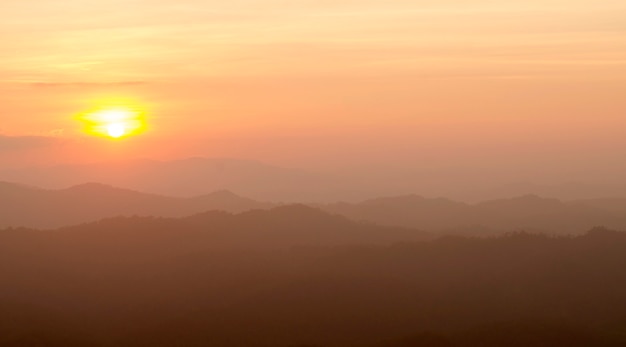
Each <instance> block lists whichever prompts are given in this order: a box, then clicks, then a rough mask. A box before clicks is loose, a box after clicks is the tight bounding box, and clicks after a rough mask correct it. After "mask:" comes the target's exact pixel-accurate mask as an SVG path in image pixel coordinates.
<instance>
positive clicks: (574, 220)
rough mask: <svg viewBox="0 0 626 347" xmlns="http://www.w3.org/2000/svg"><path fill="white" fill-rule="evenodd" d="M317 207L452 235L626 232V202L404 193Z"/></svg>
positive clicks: (375, 221) (618, 200)
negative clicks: (473, 199)
mask: <svg viewBox="0 0 626 347" xmlns="http://www.w3.org/2000/svg"><path fill="white" fill-rule="evenodd" d="M319 206H320V207H321V208H323V209H325V210H326V211H330V212H332V213H337V214H341V215H344V216H347V217H349V218H351V219H354V220H364V221H369V222H373V223H377V224H382V225H393V226H402V227H410V228H419V229H422V230H429V231H439V232H452V233H454V232H457V231H461V232H462V231H463V230H469V229H471V228H479V229H481V228H482V229H481V230H482V231H484V228H487V229H490V230H491V231H493V232H502V231H515V230H527V231H538V232H548V233H581V232H584V231H586V230H588V229H591V228H593V227H596V226H607V227H611V228H616V229H626V214H624V213H620V212H623V211H626V208H625V207H626V199H613V200H602V199H600V200H581V201H572V202H563V201H560V200H558V199H549V198H542V197H539V196H536V195H525V196H520V197H516V198H511V199H498V200H490V201H485V202H481V203H477V204H467V203H461V202H456V201H452V200H448V199H443V198H435V199H429V198H424V197H421V196H418V195H406V196H399V197H388V198H378V199H373V200H367V201H364V202H362V203H356V204H348V203H337V204H326V205H319Z"/></svg>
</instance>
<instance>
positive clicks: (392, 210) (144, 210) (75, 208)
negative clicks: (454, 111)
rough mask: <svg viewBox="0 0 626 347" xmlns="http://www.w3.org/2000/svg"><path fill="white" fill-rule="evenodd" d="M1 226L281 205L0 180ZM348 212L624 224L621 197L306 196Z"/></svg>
mask: <svg viewBox="0 0 626 347" xmlns="http://www.w3.org/2000/svg"><path fill="white" fill-rule="evenodd" d="M0 197H1V199H2V200H1V202H0V228H6V227H30V228H44V229H50V228H59V227H63V226H70V225H75V224H81V223H88V222H93V221H97V220H100V219H103V218H111V217H117V216H153V217H169V218H181V217H187V216H191V215H194V214H199V213H203V212H207V211H224V212H230V213H241V212H246V211H251V210H264V209H270V208H273V207H277V206H281V205H285V204H276V203H270V202H263V201H257V200H253V199H249V198H245V197H242V196H239V195H236V194H234V193H232V192H229V191H217V192H213V193H210V194H206V195H201V196H197V197H192V198H180V197H168V196H162V195H155V194H148V193H141V192H138V191H134V190H128V189H121V188H116V187H112V186H108V185H104V184H98V183H88V184H82V185H78V186H73V187H70V188H66V189H60V190H48V189H41V188H34V187H29V186H24V185H18V184H13V183H0ZM309 206H312V207H315V208H317V209H320V210H323V211H325V212H327V213H330V214H334V215H341V216H344V217H347V218H349V219H351V220H355V221H362V222H367V223H373V224H378V225H385V226H395V227H402V228H411V229H419V230H425V231H430V232H437V233H440V234H441V233H445V234H458V233H464V234H468V233H469V234H473V235H476V234H480V235H486V234H493V233H500V232H508V231H517V230H526V231H538V232H547V233H566V234H569V233H580V232H583V231H586V230H588V229H590V228H593V227H595V226H606V227H610V228H615V229H626V199H618V198H613V199H608V198H607V199H590V200H576V201H569V202H564V201H560V200H557V199H548V198H542V197H538V196H535V195H526V196H521V197H517V198H512V199H498V200H490V201H485V202H481V203H477V204H468V203H463V202H458V201H453V200H449V199H443V198H434V199H432V198H425V197H421V196H418V195H405V196H396V197H386V198H377V199H371V200H366V201H363V202H359V203H345V202H343V203H333V204H309Z"/></svg>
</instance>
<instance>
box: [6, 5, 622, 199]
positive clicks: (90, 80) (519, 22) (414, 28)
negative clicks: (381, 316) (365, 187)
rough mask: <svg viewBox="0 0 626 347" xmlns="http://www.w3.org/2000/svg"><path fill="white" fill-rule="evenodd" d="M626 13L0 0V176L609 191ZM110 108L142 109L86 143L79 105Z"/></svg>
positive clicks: (453, 190)
mask: <svg viewBox="0 0 626 347" xmlns="http://www.w3.org/2000/svg"><path fill="white" fill-rule="evenodd" d="M625 16H626V4H624V2H623V1H616V0H615V1H609V0H605V1H588V0H580V1H560V0H558V1H557V0H550V1H499V2H495V1H475V0H471V1H454V0H446V1H437V2H432V1H421V0H419V1H394V2H392V3H389V2H388V1H379V0H368V1H358V2H355V1H345V0H341V1H297V2H293V1H292V2H288V1H275V0H269V1H253V0H241V1H228V2H224V1H193V0H186V1H176V2H171V1H138V0H137V1H115V0H109V1H94V0H80V1H78V0H68V1H63V2H62V3H59V2H58V1H50V0H37V1H34V0H19V1H18V0H6V1H3V3H2V5H1V10H0V22H1V23H2V26H1V27H0V35H1V36H2V42H3V50H2V54H0V66H1V67H0V119H1V120H2V123H1V125H0V134H2V136H1V137H0V168H3V169H7V168H17V167H25V166H42V165H44V166H45V165H56V164H60V163H65V164H75V163H85V162H101V161H119V160H131V159H133V160H134V159H155V160H172V159H181V158H187V157H192V156H201V157H229V158H240V159H252V160H258V161H262V162H267V163H270V164H273V165H277V166H282V167H291V168H301V169H305V170H311V171H316V172H324V173H329V174H338V175H344V176H358V177H367V180H369V181H371V182H377V184H379V185H385V184H387V185H389V184H388V183H389V181H394V182H397V183H396V185H399V187H398V186H396V187H386V188H381V189H379V191H377V192H379V193H394V192H399V191H411V192H415V193H426V194H429V195H434V196H439V195H441V196H444V195H445V196H455V197H459V198H470V196H469V195H468V194H465V190H467V189H466V188H467V187H469V186H471V187H480V189H483V190H489V189H491V190H493V189H496V188H497V187H499V186H502V185H507V184H512V183H520V182H526V183H528V184H540V185H541V184H543V185H559V184H566V183H571V182H577V183H581V184H588V185H600V184H604V185H617V184H620V179H621V177H623V175H624V174H626V166H625V165H624V163H623V161H622V160H621V158H622V157H623V156H624V153H625V151H626V140H625V137H624V136H623V134H624V130H623V129H624V127H625V126H626V117H624V113H625V111H626V98H624V97H623V96H624V85H625V83H626V26H625V25H624V23H625V21H624V20H623V19H624V18H625ZM108 104H128V105H131V106H133V107H134V106H139V107H141V108H142V109H144V110H145V111H146V114H147V118H148V122H149V128H148V129H147V131H146V133H145V134H143V135H142V136H137V137H135V138H132V139H128V140H127V141H122V142H120V141H118V142H113V141H108V140H102V139H95V138H93V137H90V136H88V135H86V134H84V133H83V132H82V128H81V124H80V122H77V121H76V120H75V117H76V115H77V114H79V113H81V112H85V111H87V110H91V109H94V108H97V107H103V106H107V105H108ZM417 180H419V181H420V183H419V184H418V183H416V181H417ZM74 183H77V184H78V183H83V182H74ZM226 188H228V187H226ZM574 195H575V194H574ZM481 197H482V195H481ZM476 198H478V196H476Z"/></svg>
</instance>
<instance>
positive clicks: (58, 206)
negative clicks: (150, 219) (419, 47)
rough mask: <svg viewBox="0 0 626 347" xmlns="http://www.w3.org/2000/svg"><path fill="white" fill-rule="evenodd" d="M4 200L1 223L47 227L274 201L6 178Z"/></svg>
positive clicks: (1, 188) (1, 187)
mask: <svg viewBox="0 0 626 347" xmlns="http://www.w3.org/2000/svg"><path fill="white" fill-rule="evenodd" d="M0 199H1V200H0V227H32V228H45V229H48V228H57V227H62V226H68V225H73V224H80V223H87V222H93V221H96V220H99V219H103V218H110V217H117V216H133V215H139V216H160V217H184V216H188V215H192V214H196V213H201V212H205V211H209V210H222V211H227V212H242V211H247V210H253V209H266V208H270V207H272V206H273V204H270V203H264V202H258V201H255V200H252V199H248V198H243V197H240V196H238V195H236V194H234V193H232V192H228V191H218V192H215V193H212V194H206V195H202V196H197V197H194V198H175V197H166V196H161V195H155V194H147V193H140V192H137V191H133V190H129V189H122V188H116V187H112V186H109V185H105V184H100V183H86V184H81V185H77V186H73V187H70V188H66V189H60V190H46V189H41V188H33V187H28V186H24V185H18V184H11V183H6V182H0Z"/></svg>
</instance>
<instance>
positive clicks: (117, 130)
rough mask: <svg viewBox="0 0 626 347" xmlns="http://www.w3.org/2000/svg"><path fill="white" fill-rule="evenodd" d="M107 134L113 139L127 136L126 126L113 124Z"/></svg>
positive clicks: (109, 126)
mask: <svg viewBox="0 0 626 347" xmlns="http://www.w3.org/2000/svg"><path fill="white" fill-rule="evenodd" d="M107 134H108V135H109V136H111V137H113V138H116V139H118V138H120V137H122V136H124V135H126V125H124V123H112V124H109V125H107Z"/></svg>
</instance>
